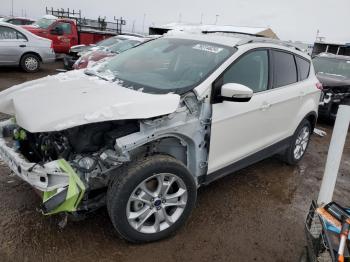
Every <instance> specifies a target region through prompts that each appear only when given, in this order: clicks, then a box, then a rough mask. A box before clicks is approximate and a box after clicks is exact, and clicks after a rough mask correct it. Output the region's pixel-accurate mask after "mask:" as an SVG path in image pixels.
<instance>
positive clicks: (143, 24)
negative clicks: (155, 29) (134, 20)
mask: <svg viewBox="0 0 350 262" xmlns="http://www.w3.org/2000/svg"><path fill="white" fill-rule="evenodd" d="M145 20H146V14H143V21H142V34H145Z"/></svg>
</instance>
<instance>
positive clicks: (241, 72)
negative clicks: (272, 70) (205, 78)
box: [223, 50, 269, 93]
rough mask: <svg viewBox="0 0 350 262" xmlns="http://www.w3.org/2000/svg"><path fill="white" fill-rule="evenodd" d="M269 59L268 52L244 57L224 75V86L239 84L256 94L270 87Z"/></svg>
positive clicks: (261, 51)
mask: <svg viewBox="0 0 350 262" xmlns="http://www.w3.org/2000/svg"><path fill="white" fill-rule="evenodd" d="M268 75H269V59H268V54H267V51H266V50H259V51H253V52H250V53H248V54H246V55H243V57H241V58H240V59H239V60H238V61H237V62H236V63H234V64H233V65H232V66H231V67H230V68H229V69H228V70H227V71H226V72H225V73H224V75H223V84H226V83H237V84H242V85H245V86H247V87H249V88H251V89H252V90H253V91H254V93H257V92H261V91H264V90H266V89H267V87H268V79H269V77H268Z"/></svg>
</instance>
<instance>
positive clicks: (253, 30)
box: [150, 23, 278, 39]
mask: <svg viewBox="0 0 350 262" xmlns="http://www.w3.org/2000/svg"><path fill="white" fill-rule="evenodd" d="M150 28H157V29H165V30H179V31H181V30H200V31H202V32H204V31H206V32H213V31H216V32H234V33H242V34H248V35H258V36H265V37H270V38H275V39H278V37H277V35H276V34H275V33H274V32H273V31H272V29H271V28H268V27H249V26H233V25H203V24H191V23H169V24H165V25H162V26H152V27H150Z"/></svg>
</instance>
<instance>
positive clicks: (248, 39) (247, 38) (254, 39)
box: [202, 30, 302, 52]
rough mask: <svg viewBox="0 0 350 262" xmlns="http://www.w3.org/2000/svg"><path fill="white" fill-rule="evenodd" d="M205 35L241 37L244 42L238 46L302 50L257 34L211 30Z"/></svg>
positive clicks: (205, 32) (240, 42) (204, 32)
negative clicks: (268, 45)
mask: <svg viewBox="0 0 350 262" xmlns="http://www.w3.org/2000/svg"><path fill="white" fill-rule="evenodd" d="M202 33H203V34H222V35H226V36H227V35H230V36H239V38H241V39H242V40H241V41H239V42H238V43H237V44H236V46H240V45H245V44H249V43H270V44H276V45H281V46H285V47H290V48H294V49H296V50H298V51H301V52H302V50H301V49H300V48H299V47H297V46H295V45H293V44H291V43H288V42H284V41H281V40H278V39H272V38H267V37H264V36H261V35H256V34H249V33H242V32H232V31H213V30H209V31H202Z"/></svg>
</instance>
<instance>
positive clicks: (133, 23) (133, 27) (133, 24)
mask: <svg viewBox="0 0 350 262" xmlns="http://www.w3.org/2000/svg"><path fill="white" fill-rule="evenodd" d="M135 22H136V20H134V21H132V29H131V32H132V33H134V32H135Z"/></svg>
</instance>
